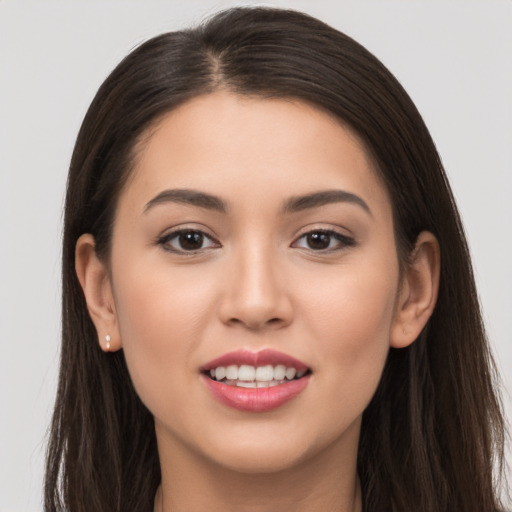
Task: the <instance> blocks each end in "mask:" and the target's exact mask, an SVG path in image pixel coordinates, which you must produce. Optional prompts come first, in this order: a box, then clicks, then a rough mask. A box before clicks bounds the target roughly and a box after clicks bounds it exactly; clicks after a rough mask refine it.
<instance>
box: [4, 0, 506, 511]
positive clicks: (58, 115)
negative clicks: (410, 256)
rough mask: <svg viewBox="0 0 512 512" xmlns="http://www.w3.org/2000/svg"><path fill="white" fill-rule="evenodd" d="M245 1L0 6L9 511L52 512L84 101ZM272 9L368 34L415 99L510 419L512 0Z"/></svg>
mask: <svg viewBox="0 0 512 512" xmlns="http://www.w3.org/2000/svg"><path fill="white" fill-rule="evenodd" d="M243 3H244V2H236V4H243ZM245 3H247V2H245ZM260 3H261V2H260ZM263 3H270V2H263ZM234 4H235V2H232V1H201V0H195V1H190V0H188V1H187V2H184V1H182V0H176V1H175V0H172V1H171V0H168V1H148V0H146V1H144V2H141V1H127V0H122V1H121V0H118V1H109V0H101V1H99V0H87V1H78V0H63V1H60V2H57V1H45V0H43V1H41V0H38V1H33V2H28V1H25V0H11V1H9V0H7V1H5V0H4V1H1V0H0V342H1V352H0V512H25V511H37V510H42V506H41V482H42V478H43V460H44V450H45V443H46V440H45V433H46V428H47V425H48V422H49V418H50V414H51V408H52V403H53V400H54V394H55V389H56V379H57V364H58V357H59V322H60V289H59V287H60V261H59V260H60V243H61V209H62V204H63V195H64V188H65V181H66V173H67V167H68V164H69V159H70V155H71V151H72V147H73V143H74V139H75V137H76V134H77V131H78V128H79V126H80V123H81V120H82V118H83V116H84V114H85V111H86V108H87V106H88V104H89V103H90V101H91V100H92V97H93V95H94V93H95V92H96V90H97V88H98V87H99V85H100V83H101V82H102V81H103V79H104V78H105V77H106V76H107V74H108V73H109V72H110V71H111V70H112V69H113V67H114V66H115V65H116V64H117V62H118V61H119V60H120V59H121V58H122V57H123V56H124V55H126V54H127V53H128V52H129V51H130V50H131V49H132V48H133V47H134V46H136V45H137V44H139V43H140V42H142V41H143V40H145V39H147V38H148V37H150V36H153V35H156V34H158V33H160V32H164V31H168V30H174V29H177V28H182V27H184V26H188V25H190V24H193V23H195V22H197V21H199V20H201V19H202V18H203V17H204V16H205V15H207V14H209V13H212V12H214V11H216V10H218V9H219V8H223V7H227V6H229V5H234ZM271 4H272V5H277V6H282V7H290V8H295V9H299V10H303V11H306V12H308V13H311V14H313V15H315V16H317V17H319V18H321V19H323V20H324V21H326V22H328V23H329V24H331V25H333V26H335V27H336V28H338V29H340V30H342V31H344V32H346V33H348V34H349V35H351V36H352V37H354V38H355V39H357V40H358V41H360V42H361V43H363V44H364V45H365V46H366V47H367V48H368V49H369V50H370V51H372V52H373V53H375V54H376V55H377V56H378V57H379V58H380V59H381V60H382V61H383V62H384V64H386V65H387V66H388V67H389V68H390V69H391V71H392V72H393V73H394V74H395V75H396V76H397V78H398V79H399V80H400V81H401V83H402V84H403V85H404V86H405V88H406V90H407V91H408V92H409V94H410V95H411V96H412V98H413V100H414V101H415V102H416V104H417V106H418V108H419V110H420V112H421V113H422V115H423V116H424V119H425V121H426V123H427V125H428V127H429V128H430V130H431V133H432V135H433V137H434V140H435V141H436V143H437V146H438V149H439V152H440V154H441V157H442V159H443V162H444V164H445V167H446V169H447V172H448V175H449V177H450V179H451V183H452V186H453V189H454V192H455V195H456V198H457V200H458V203H459V207H460V210H461V212H462V216H463V219H464V222H465V226H466V229H467V234H468V238H469V242H470V246H471V251H472V255H473V258H474V266H475V270H476V276H477V280H478V285H479V290H480V296H481V302H482V307H483V311H484V314H485V318H486V320H487V325H488V329H489V333H490V338H491V340H492V345H493V348H494V352H495V355H496V358H497V361H498V364H499V366H500V368H501V371H502V374H503V377H504V380H505V385H506V390H508V392H507V391H506V394H505V395H504V402H505V405H506V408H507V412H508V417H509V418H510V417H511V414H512V406H511V399H510V392H511V390H512V207H511V203H510V201H511V194H512V170H511V169H512V3H511V2H510V1H499V0H496V1H494V0H477V1H471V0H459V1H458V0H451V1H446V0H442V1H433V0H429V1H415V2H411V1H409V0H394V1H391V0H377V1H357V2H349V1H339V0H338V1H334V0H333V1H327V0H315V1H306V0H303V1H299V0H290V1H275V2H273V3H271Z"/></svg>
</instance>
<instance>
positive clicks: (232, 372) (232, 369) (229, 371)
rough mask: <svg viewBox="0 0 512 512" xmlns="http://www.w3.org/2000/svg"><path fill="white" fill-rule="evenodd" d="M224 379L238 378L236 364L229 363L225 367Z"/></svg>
mask: <svg viewBox="0 0 512 512" xmlns="http://www.w3.org/2000/svg"><path fill="white" fill-rule="evenodd" d="M226 379H229V380H237V379H238V366H236V365H234V364H233V365H231V366H228V367H227V368H226Z"/></svg>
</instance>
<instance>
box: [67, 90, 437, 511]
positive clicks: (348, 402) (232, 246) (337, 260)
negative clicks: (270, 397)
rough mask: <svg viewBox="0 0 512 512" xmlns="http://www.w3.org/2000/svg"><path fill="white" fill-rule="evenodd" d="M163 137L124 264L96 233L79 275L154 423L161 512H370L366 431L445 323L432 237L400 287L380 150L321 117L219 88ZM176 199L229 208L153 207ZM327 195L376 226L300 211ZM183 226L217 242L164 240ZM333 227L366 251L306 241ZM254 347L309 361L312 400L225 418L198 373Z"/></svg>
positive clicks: (120, 252) (152, 139)
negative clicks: (372, 153) (377, 158)
mask: <svg viewBox="0 0 512 512" xmlns="http://www.w3.org/2000/svg"><path fill="white" fill-rule="evenodd" d="M148 135H149V136H148V138H147V140H146V141H145V143H144V144H143V145H142V147H141V150H140V153H139V154H138V157H137V165H136V169H135V171H134V173H133V175H132V176H131V178H130V180H129V181H128V183H127V185H126V187H125V189H124V190H123V191H122V193H121V196H120V198H119V203H118V207H117V212H116V218H115V223H114V229H113V239H112V252H111V259H110V262H102V261H100V260H99V259H98V258H97V257H96V254H95V252H94V239H93V238H92V236H91V235H87V234H86V235H83V236H82V237H81V238H80V240H79V241H78V243H77V259H76V261H77V275H78V277H79V279H80V282H81V284H82V287H83V289H84V293H85V296H86V300H87V303H88V307H89V311H90V314H91V318H92V319H93V321H94V323H95V325H96V328H97V331H98V338H99V343H100V345H101V346H102V348H103V349H104V350H106V347H105V336H106V334H109V335H110V336H111V342H110V350H119V349H121V348H122V349H123V350H124V353H125V357H126V360H127V363H128V367H129V371H130V374H131V376H132V379H133V382H134V385H135V388H136V390H137V392H138V394H139V396H140V397H141V399H142V401H143V402H144V403H145V404H146V406H147V407H148V408H149V410H150V411H151V412H152V413H153V415H154V417H155V425H156V434H157V440H158V447H159V454H160V461H161V466H162V485H161V487H160V488H159V490H158V492H157V496H156V501H155V510H157V511H164V510H165V511H171V510H172V511H173V512H176V511H187V512H191V511H198V512H199V511H205V510H225V511H237V512H263V511H265V512H266V511H268V510H292V509H293V510H294V511H299V512H300V511H308V512H310V511H322V512H327V511H330V510H333V511H334V510H336V511H341V510H343V511H358V510H361V495H360V489H359V482H358V478H357V472H356V460H357V444H358V439H359V432H360V425H361V416H362V413H363V411H364V409H365V407H366V406H367V405H368V403H369V401H370V400H371V398H372V396H373V394H374V392H375V390H376V387H377V385H378V382H379V378H380V376H381V374H382V370H383V367H384V364H385V360H386V355H387V353H388V350H389V347H390V346H394V347H405V346H407V345H409V344H410V343H412V342H413V341H414V340H415V339H416V337H417V336H418V335H419V333H420V332H421V329H422V328H423V326H424V325H425V323H426V322H427V320H428V318H429V316H430V314H431V313H432V310H433V308H434V305H435V300H436V297H437V288H438V280H439V249H438V245H437V242H436V240H435V238H434V237H433V235H431V234H430V233H426V232H424V233H421V234H420V236H419V237H418V241H417V244H416V249H415V251H414V252H413V254H412V255H411V263H410V266H409V267H408V268H407V269H406V271H405V272H403V273H402V274H400V272H399V262H398V257H397V250H396V246H395V238H394V229H393V219H392V207H391V203H390V199H389V196H388V193H387V190H386V187H385V186H384V184H383V183H382V181H381V180H380V178H379V176H378V175H377V173H376V172H375V170H374V168H373V165H372V162H371V160H370V158H369V157H368V154H367V152H366V150H365V148H364V146H363V145H362V143H361V142H360V141H359V140H358V138H357V137H356V136H355V135H354V134H353V133H352V132H351V131H350V130H349V129H348V128H347V127H344V126H343V125H342V124H341V123H340V122H339V121H337V120H335V119H333V118H332V117H331V116H329V115H328V114H326V113H324V112H321V111H320V110H318V109H315V108H313V107H311V106H309V105H307V104H305V103H302V102H299V101H294V100H289V101H286V100H282V99H279V100H277V99H272V100H270V99H261V98H248V97H241V96H237V95H235V94H231V93H228V92H225V91H220V92H216V93H213V94H210V95H206V96H202V97H198V98H195V99H193V100H191V101H189V102H188V103H186V104H184V105H182V106H181V107H179V108H178V109H176V110H174V111H173V112H171V113H169V114H168V115H166V116H165V117H164V118H163V119H162V120H161V121H160V122H159V124H158V125H157V126H155V127H154V128H153V129H152V131H151V132H150V133H149V134H148ZM199 148H200V149H199ZM169 189H193V190H196V191H200V192H203V193H208V194H212V195H215V196H218V197H219V198H221V199H222V200H223V201H224V202H225V203H226V205H227V211H226V212H225V213H222V212H218V211H212V210H210V209H206V208H202V207H199V206H194V205H189V204H183V203H179V202H174V201H162V202H157V203H155V204H153V205H152V206H150V207H148V206H147V205H148V202H150V201H151V200H152V199H153V198H155V197H156V196H158V195H159V194H160V193H161V192H162V191H164V190H169ZM327 189H329V190H332V189H336V190H343V191H347V192H350V193H351V194H355V195H357V197H359V198H360V199H362V200H363V201H364V203H365V204H366V205H367V207H368V210H369V211H367V210H366V209H365V208H364V207H362V206H361V205H360V204H357V203H355V202H348V201H341V202H334V203H330V204H325V205H321V206H316V207H313V208H308V209H304V210H301V211H296V212H288V213H283V204H284V203H285V202H286V201H287V200H289V199H290V198H292V197H296V196H301V195H305V194H311V193H314V192H318V191H323V190H327ZM176 228H179V229H184V228H188V229H189V230H196V231H197V230H200V231H203V232H204V233H205V234H206V235H208V237H211V239H209V238H205V239H204V240H205V243H204V245H203V246H202V249H201V250H199V251H196V252H193V251H192V252H190V251H189V252H188V253H187V252H186V251H185V250H184V249H183V247H180V244H179V240H178V239H177V238H174V239H169V237H168V238H167V240H166V242H165V244H164V243H159V240H160V241H161V238H162V236H163V235H168V234H169V233H170V232H171V231H172V230H173V229H176ZM319 229H323V230H331V231H335V232H337V233H340V234H342V235H343V236H344V237H348V238H349V239H350V240H353V243H345V242H346V240H345V242H343V241H342V242H340V241H338V240H337V239H336V238H335V237H334V236H331V237H330V238H329V237H328V238H327V240H328V243H329V246H328V248H327V249H325V250H319V249H318V247H317V246H314V247H311V244H309V243H308V238H307V237H306V236H305V234H306V233H309V232H315V231H316V232H318V230H319ZM172 249H174V252H173V251H172ZM241 348H244V349H248V350H251V351H257V350H260V349H263V348H273V349H276V350H279V351H281V352H284V353H287V354H290V355H292V356H293V357H296V358H297V359H299V360H301V361H303V362H304V363H306V364H307V365H308V366H309V367H310V368H311V370H312V375H311V378H310V382H309V384H308V386H307V387H306V389H305V390H304V391H303V392H302V393H301V394H299V395H298V396H297V397H295V398H294V399H293V400H291V401H290V402H288V403H286V404H285V405H284V406H282V407H280V408H278V409H276V410H273V411H269V412H264V413H253V412H242V411H238V410H235V409H231V408H229V407H227V406H225V405H222V404H220V403H219V402H218V401H217V400H215V399H214V398H213V397H212V395H211V394H210V392H209V391H208V390H207V388H206V386H205V385H204V383H203V381H202V379H201V375H200V372H199V368H200V367H201V366H202V365H204V364H205V363H207V362H208V361H210V360H212V359H214V358H216V357H218V356H220V355H222V354H225V353H227V352H231V351H233V350H237V349H241ZM198 489H200V492H198Z"/></svg>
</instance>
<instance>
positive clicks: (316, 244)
mask: <svg viewBox="0 0 512 512" xmlns="http://www.w3.org/2000/svg"><path fill="white" fill-rule="evenodd" d="M307 239H308V245H309V246H310V247H311V248H312V249H327V247H329V243H330V242H331V236H330V235H328V234H327V233H310V234H309V235H308V237H307Z"/></svg>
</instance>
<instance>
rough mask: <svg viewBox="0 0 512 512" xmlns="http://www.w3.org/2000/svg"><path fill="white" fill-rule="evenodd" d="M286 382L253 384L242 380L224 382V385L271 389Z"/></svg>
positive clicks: (254, 382)
mask: <svg viewBox="0 0 512 512" xmlns="http://www.w3.org/2000/svg"><path fill="white" fill-rule="evenodd" d="M284 382H286V381H285V380H271V381H270V382H261V381H253V382H244V381H243V380H229V381H225V383H226V384H229V385H230V386H237V387H239V388H272V387H274V386H279V384H283V383H284Z"/></svg>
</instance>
